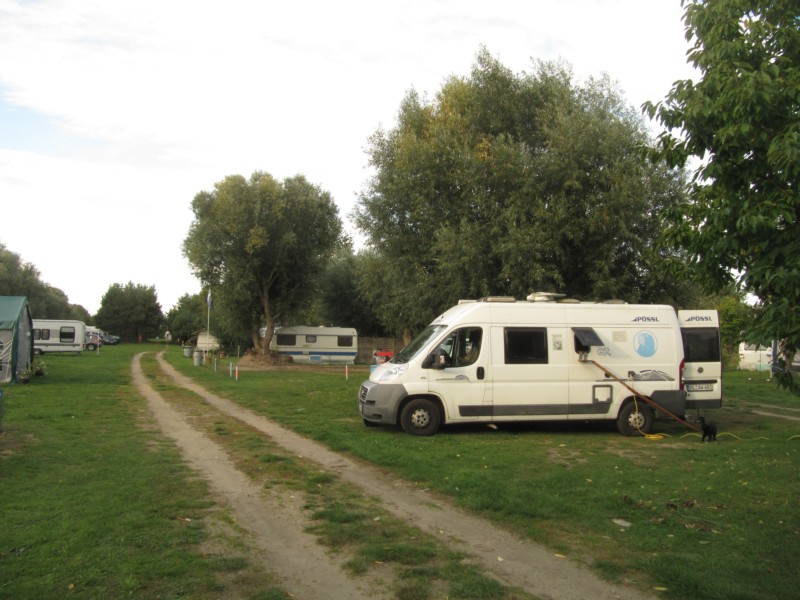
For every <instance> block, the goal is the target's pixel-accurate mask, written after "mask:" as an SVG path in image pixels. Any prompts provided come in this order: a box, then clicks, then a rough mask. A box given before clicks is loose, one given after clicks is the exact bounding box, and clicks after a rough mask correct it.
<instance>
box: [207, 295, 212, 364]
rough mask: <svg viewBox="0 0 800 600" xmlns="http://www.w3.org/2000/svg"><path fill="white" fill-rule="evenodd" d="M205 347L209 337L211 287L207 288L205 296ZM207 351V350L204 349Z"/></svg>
mask: <svg viewBox="0 0 800 600" xmlns="http://www.w3.org/2000/svg"><path fill="white" fill-rule="evenodd" d="M206 306H207V307H208V310H207V311H206V347H208V343H209V340H210V339H211V288H208V296H206ZM206 352H208V350H206Z"/></svg>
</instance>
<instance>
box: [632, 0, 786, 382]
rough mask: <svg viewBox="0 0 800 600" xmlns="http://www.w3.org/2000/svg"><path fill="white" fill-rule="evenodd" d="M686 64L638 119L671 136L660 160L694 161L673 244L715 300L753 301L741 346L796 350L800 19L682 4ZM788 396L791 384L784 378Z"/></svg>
mask: <svg viewBox="0 0 800 600" xmlns="http://www.w3.org/2000/svg"><path fill="white" fill-rule="evenodd" d="M684 6H685V7H686V11H685V15H684V21H685V24H686V38H687V40H689V42H690V43H691V44H692V47H691V51H690V52H689V62H690V63H691V64H692V65H694V67H696V68H697V70H698V71H699V73H700V80H699V81H698V82H696V83H695V82H694V81H692V80H685V81H679V82H677V83H676V84H675V86H674V87H673V89H672V90H671V91H670V93H669V94H668V95H667V97H666V99H665V101H664V102H660V103H658V104H653V103H648V104H646V105H645V110H646V111H647V112H648V113H649V114H650V116H651V117H653V118H657V119H658V120H659V121H660V122H661V123H662V124H663V125H664V126H665V127H666V128H667V131H666V132H665V133H664V134H662V135H661V136H660V138H659V140H658V151H657V153H656V157H657V158H658V159H663V158H666V159H668V160H669V161H670V162H671V163H672V164H674V165H679V166H682V165H684V164H685V163H686V162H687V160H688V159H689V158H692V157H693V158H695V159H699V166H697V167H696V169H695V173H694V179H693V182H692V190H691V196H690V198H689V199H687V200H686V201H685V202H683V203H681V204H679V205H678V206H677V207H675V210H674V211H673V212H672V225H671V227H670V228H669V230H668V237H669V239H670V240H671V241H672V243H674V244H675V245H677V246H680V247H682V248H685V249H686V250H687V251H688V253H689V257H690V260H691V263H692V264H693V265H694V266H695V267H697V269H699V271H700V272H701V273H702V274H703V275H704V276H705V279H706V280H707V281H708V282H709V283H710V284H711V286H712V288H714V289H721V288H723V287H725V286H726V285H728V284H729V283H730V282H731V280H732V279H733V278H736V279H737V282H738V284H739V285H741V286H743V287H744V288H745V289H746V290H748V291H749V292H751V293H753V294H755V295H756V296H757V297H758V298H759V300H760V309H761V310H760V315H761V316H760V318H759V319H757V320H754V321H752V322H751V323H750V326H749V328H748V329H749V331H748V339H750V340H751V341H754V342H755V341H760V342H762V343H768V342H769V340H771V339H780V340H782V352H783V354H784V356H785V357H786V358H787V359H788V360H789V361H790V360H791V357H792V356H794V354H795V353H796V352H797V351H798V349H799V348H800V285H798V282H800V188H799V187H798V184H800V181H798V174H800V15H799V14H798V5H797V2H790V1H787V0H684ZM782 380H783V382H784V383H786V384H791V377H790V376H789V374H788V373H786V374H784V377H783V378H782Z"/></svg>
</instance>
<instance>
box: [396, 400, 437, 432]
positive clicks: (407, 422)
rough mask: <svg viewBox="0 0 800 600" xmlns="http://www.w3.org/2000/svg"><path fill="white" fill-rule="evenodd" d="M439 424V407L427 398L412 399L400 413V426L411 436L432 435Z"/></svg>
mask: <svg viewBox="0 0 800 600" xmlns="http://www.w3.org/2000/svg"><path fill="white" fill-rule="evenodd" d="M441 424H442V413H441V411H440V410H439V407H438V406H436V404H434V403H433V402H432V401H430V400H428V399H427V398H414V399H413V400H411V401H410V402H409V403H408V404H406V405H405V406H404V407H403V410H402V411H401V413H400V425H401V426H402V427H403V431H405V432H406V433H410V434H411V435H433V434H434V433H436V431H437V430H438V429H439V425H441Z"/></svg>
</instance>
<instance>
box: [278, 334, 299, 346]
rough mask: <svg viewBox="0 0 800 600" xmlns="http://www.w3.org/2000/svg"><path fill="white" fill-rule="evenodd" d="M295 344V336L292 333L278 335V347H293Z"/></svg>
mask: <svg viewBox="0 0 800 600" xmlns="http://www.w3.org/2000/svg"><path fill="white" fill-rule="evenodd" d="M296 343H297V336H296V335H294V334H293V333H279V334H278V346H295V345H296Z"/></svg>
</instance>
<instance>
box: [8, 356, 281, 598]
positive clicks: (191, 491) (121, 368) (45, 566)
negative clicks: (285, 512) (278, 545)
mask: <svg viewBox="0 0 800 600" xmlns="http://www.w3.org/2000/svg"><path fill="white" fill-rule="evenodd" d="M151 349H154V348H151ZM136 350H141V348H137V347H134V346H126V345H123V346H119V347H113V348H108V349H106V348H103V349H102V350H101V351H100V354H99V355H98V354H97V353H92V352H84V353H83V354H82V355H80V356H77V355H75V356H69V355H59V356H56V355H46V356H45V359H44V360H45V361H46V364H47V376H46V377H45V378H44V379H36V380H35V381H34V382H32V383H30V384H27V385H21V384H6V385H4V386H3V391H4V397H3V399H2V402H3V408H4V413H5V414H4V417H3V420H2V426H3V432H2V433H0V507H1V508H0V515H2V516H0V573H1V574H2V575H1V576H0V598H13V599H18V598H19V599H21V598H66V597H69V596H70V595H75V596H76V597H81V598H104V599H105V598H122V597H126V598H128V597H131V598H204V597H222V596H224V593H223V592H224V590H225V584H226V581H228V582H229V581H230V580H231V578H232V577H235V573H236V572H240V571H242V564H243V563H246V560H245V558H244V557H242V556H240V555H239V554H238V553H237V552H238V551H237V550H236V549H235V548H229V547H227V546H226V544H225V543H224V540H219V539H216V537H217V536H216V534H214V533H213V532H212V531H211V530H210V529H209V527H208V524H209V523H210V522H211V521H215V520H221V519H222V515H217V514H216V510H217V509H216V508H215V506H214V505H213V503H212V502H211V501H209V499H208V489H207V487H206V485H205V483H204V482H203V481H202V480H199V479H198V478H196V477H194V476H193V475H192V473H191V472H190V471H189V470H188V469H187V468H186V467H185V466H184V465H183V463H182V461H181V460H180V457H179V456H178V454H177V452H176V450H175V448H174V447H173V446H172V445H171V444H168V443H166V442H165V441H164V438H162V437H161V435H160V434H158V433H156V432H155V431H154V428H153V426H152V423H151V422H150V421H149V417H148V414H147V412H146V409H145V407H144V403H143V401H142V399H141V398H140V397H139V396H138V395H137V394H136V392H135V390H134V389H133V388H132V387H131V384H130V362H131V356H132V355H133V353H134V351H136ZM154 350H155V349H154ZM248 576H251V575H250V574H248ZM237 585H238V584H237ZM242 585H244V587H245V589H248V586H251V588H252V589H253V590H261V592H260V593H261V595H260V596H255V595H254V596H252V597H254V598H255V597H260V598H263V599H266V598H275V599H278V598H282V599H287V598H288V595H285V594H283V592H281V591H280V590H279V589H278V588H276V587H275V586H274V584H273V582H272V580H271V579H270V576H269V575H268V574H256V576H255V578H254V579H253V581H252V582H250V583H248V584H242Z"/></svg>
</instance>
